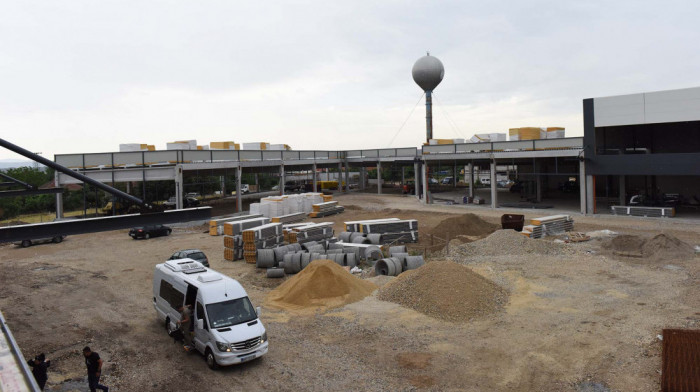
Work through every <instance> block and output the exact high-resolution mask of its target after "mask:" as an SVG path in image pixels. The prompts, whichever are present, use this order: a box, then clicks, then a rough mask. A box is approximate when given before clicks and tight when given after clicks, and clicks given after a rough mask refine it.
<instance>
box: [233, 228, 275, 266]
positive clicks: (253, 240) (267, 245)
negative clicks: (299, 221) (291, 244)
mask: <svg viewBox="0 0 700 392" xmlns="http://www.w3.org/2000/svg"><path fill="white" fill-rule="evenodd" d="M242 238H243V259H244V260H245V261H246V262H247V263H255V262H256V256H257V250H258V249H271V248H274V247H276V246H278V245H280V244H282V243H283V242H284V236H283V235H282V224H281V223H268V224H265V225H262V226H257V227H253V228H250V229H246V230H244V231H243V233H242Z"/></svg>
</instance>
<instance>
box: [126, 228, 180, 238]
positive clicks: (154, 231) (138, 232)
mask: <svg viewBox="0 0 700 392" xmlns="http://www.w3.org/2000/svg"><path fill="white" fill-rule="evenodd" d="M172 232H173V229H171V228H169V227H168V226H163V225H149V226H143V227H134V228H133V229H131V230H129V236H131V238H133V239H138V238H145V239H149V238H151V237H158V236H161V235H170V233H172Z"/></svg>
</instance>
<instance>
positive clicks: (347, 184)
mask: <svg viewBox="0 0 700 392" xmlns="http://www.w3.org/2000/svg"><path fill="white" fill-rule="evenodd" d="M344 167H345V192H350V165H348V161H347V159H346V160H345V166H344Z"/></svg>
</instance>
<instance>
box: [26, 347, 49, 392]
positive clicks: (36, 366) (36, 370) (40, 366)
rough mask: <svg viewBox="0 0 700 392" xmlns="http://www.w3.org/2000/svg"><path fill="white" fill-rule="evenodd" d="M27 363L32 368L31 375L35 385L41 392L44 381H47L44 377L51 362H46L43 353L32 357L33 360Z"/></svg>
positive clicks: (46, 377)
mask: <svg viewBox="0 0 700 392" xmlns="http://www.w3.org/2000/svg"><path fill="white" fill-rule="evenodd" d="M27 363H28V364H29V366H30V367H31V368H32V374H33V375H34V379H35V380H36V383H37V384H39V388H40V389H41V390H42V391H43V390H44V386H45V385H46V380H48V379H49V377H48V376H47V375H46V370H47V369H48V368H49V366H51V361H47V360H46V356H45V355H44V353H41V354H39V355H37V356H36V357H34V359H30V360H29V361H27Z"/></svg>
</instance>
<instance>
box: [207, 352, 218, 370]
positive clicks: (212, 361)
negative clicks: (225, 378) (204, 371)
mask: <svg viewBox="0 0 700 392" xmlns="http://www.w3.org/2000/svg"><path fill="white" fill-rule="evenodd" d="M204 359H205V360H206V361H207V366H209V369H211V370H217V369H218V368H219V364H218V363H216V357H214V353H213V352H211V349H207V351H206V352H205V353H204Z"/></svg>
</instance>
